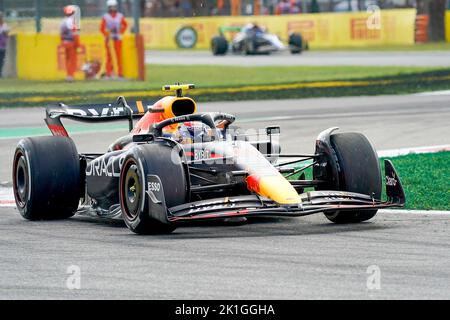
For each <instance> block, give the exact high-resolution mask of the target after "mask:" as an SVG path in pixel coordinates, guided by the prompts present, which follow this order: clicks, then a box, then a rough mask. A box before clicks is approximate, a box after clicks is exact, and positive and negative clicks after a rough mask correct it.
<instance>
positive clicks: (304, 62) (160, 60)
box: [146, 50, 450, 67]
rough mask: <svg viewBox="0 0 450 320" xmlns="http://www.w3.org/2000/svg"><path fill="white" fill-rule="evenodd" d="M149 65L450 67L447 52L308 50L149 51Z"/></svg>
mask: <svg viewBox="0 0 450 320" xmlns="http://www.w3.org/2000/svg"><path fill="white" fill-rule="evenodd" d="M146 63H147V64H170V65H193V64H194V65H195V64H196V65H225V66H227V65H228V66H416V67H449V66H450V53H449V52H448V51H405V52H402V51H392V52H391V51H389V52H388V51H380V52H364V51H330V52H327V51H307V52H304V53H302V54H301V55H291V54H289V53H287V52H282V53H275V54H272V55H259V56H245V55H233V54H228V55H225V56H213V55H212V54H211V52H209V51H188V50H185V51H182V50H177V51H147V52H146Z"/></svg>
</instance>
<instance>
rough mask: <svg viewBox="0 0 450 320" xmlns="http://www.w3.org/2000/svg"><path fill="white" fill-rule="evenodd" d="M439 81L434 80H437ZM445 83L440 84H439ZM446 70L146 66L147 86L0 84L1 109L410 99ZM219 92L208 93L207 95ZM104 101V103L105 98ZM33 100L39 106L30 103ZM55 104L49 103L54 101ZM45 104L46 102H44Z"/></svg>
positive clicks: (443, 82)
mask: <svg viewBox="0 0 450 320" xmlns="http://www.w3.org/2000/svg"><path fill="white" fill-rule="evenodd" d="M436 77H438V78H436ZM443 77H444V78H443ZM447 77H450V69H438V68H425V67H348V66H339V67H305V66H296V67H229V66H166V65H149V66H147V78H148V80H147V81H145V82H138V81H88V82H76V83H65V82H56V81H24V80H15V79H0V107H15V106H39V105H46V104H47V103H49V102H54V100H55V99H56V100H60V101H63V102H66V103H72V104H73V103H85V102H89V103H93V102H111V100H112V98H111V97H112V96H115V95H117V96H118V95H121V94H123V93H126V95H127V98H129V99H141V98H144V100H146V98H149V99H147V100H155V99H156V98H157V96H159V95H160V94H161V95H162V92H161V93H160V92H159V91H157V92H156V93H154V94H153V95H147V97H145V96H144V97H142V94H143V92H145V91H151V90H153V91H155V90H159V89H160V88H161V86H162V85H164V84H170V83H175V82H183V83H195V84H196V85H197V87H198V88H202V89H205V90H204V91H203V92H202V93H201V94H200V93H199V94H198V96H195V91H192V92H191V94H192V95H193V96H194V97H196V98H197V99H198V100H199V101H200V102H201V101H221V100H243V99H250V100H251V99H278V98H306V97H321V96H349V95H376V94H391V93H395V94H398V93H410V92H418V91H427V90H441V89H448V88H450V83H449V81H448V79H447ZM361 80H363V81H380V80H388V81H394V82H395V83H393V84H389V85H386V83H378V84H370V85H365V86H361V85H355V86H345V87H342V86H338V85H336V86H327V87H321V86H317V87H315V86H314V85H313V86H309V87H307V88H302V89H298V88H297V89H279V88H278V89H277V88H274V89H271V88H270V87H269V88H264V89H261V90H248V91H240V92H233V93H232V94H230V92H227V91H226V90H225V89H226V88H240V87H242V86H259V85H269V86H271V85H282V84H303V83H305V84H308V83H320V82H324V81H361ZM211 88H212V89H221V88H223V89H224V90H222V92H220V90H219V92H218V91H217V90H215V92H211V93H209V92H208V89H211ZM105 95H106V96H107V97H106V96H105ZM34 98H36V99H37V100H33V99H34ZM52 99H53V100H52ZM47 100H48V101H47Z"/></svg>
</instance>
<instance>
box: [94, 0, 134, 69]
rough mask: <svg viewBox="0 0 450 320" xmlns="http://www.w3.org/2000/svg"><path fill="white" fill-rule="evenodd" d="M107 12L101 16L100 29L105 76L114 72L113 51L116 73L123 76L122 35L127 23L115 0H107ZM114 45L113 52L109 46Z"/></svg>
mask: <svg viewBox="0 0 450 320" xmlns="http://www.w3.org/2000/svg"><path fill="white" fill-rule="evenodd" d="M106 4H107V6H108V13H106V14H105V15H104V16H103V19H102V22H101V25H100V31H101V32H102V34H103V35H104V37H105V47H106V76H107V77H112V76H113V73H114V63H113V54H114V53H115V57H116V63H117V68H118V70H117V75H118V76H119V78H122V77H123V68H122V35H123V34H124V33H125V31H126V30H127V27H128V24H127V21H126V20H125V17H124V15H123V14H122V13H120V12H118V10H117V5H118V3H117V0H108V1H107V2H106ZM111 44H112V45H113V47H114V53H113V52H112V49H111V46H110V45H111Z"/></svg>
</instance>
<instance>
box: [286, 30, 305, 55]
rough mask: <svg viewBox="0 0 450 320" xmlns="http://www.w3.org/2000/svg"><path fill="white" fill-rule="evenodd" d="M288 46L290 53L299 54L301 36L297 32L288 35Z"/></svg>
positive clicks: (301, 43) (300, 50)
mask: <svg viewBox="0 0 450 320" xmlns="http://www.w3.org/2000/svg"><path fill="white" fill-rule="evenodd" d="M289 46H290V47H291V53H292V54H300V53H302V50H303V38H302V36H301V35H300V34H298V33H293V34H291V35H290V36H289Z"/></svg>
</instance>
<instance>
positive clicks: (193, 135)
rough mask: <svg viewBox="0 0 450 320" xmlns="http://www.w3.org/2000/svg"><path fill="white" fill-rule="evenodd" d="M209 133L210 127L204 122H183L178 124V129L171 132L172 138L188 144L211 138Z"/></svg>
mask: <svg viewBox="0 0 450 320" xmlns="http://www.w3.org/2000/svg"><path fill="white" fill-rule="evenodd" d="M211 133H212V130H211V128H210V127H209V126H207V125H206V124H204V123H201V122H184V123H182V124H180V126H179V127H178V130H177V131H176V132H175V133H174V134H173V138H174V140H175V141H177V142H179V143H181V144H189V143H195V142H203V141H209V140H211Z"/></svg>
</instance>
